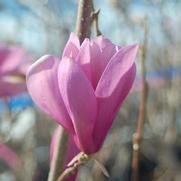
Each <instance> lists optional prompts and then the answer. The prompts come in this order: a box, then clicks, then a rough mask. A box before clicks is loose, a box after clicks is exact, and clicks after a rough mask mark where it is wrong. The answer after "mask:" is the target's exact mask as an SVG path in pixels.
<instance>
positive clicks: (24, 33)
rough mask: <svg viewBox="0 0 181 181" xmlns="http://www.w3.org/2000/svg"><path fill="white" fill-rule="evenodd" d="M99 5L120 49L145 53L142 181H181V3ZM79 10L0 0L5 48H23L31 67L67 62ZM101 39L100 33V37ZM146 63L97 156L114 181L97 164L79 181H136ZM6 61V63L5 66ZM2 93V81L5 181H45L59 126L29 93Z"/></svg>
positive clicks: (70, 3) (62, 4)
mask: <svg viewBox="0 0 181 181" xmlns="http://www.w3.org/2000/svg"><path fill="white" fill-rule="evenodd" d="M94 3H95V9H98V8H100V9H101V11H100V14H99V27H100V30H101V32H102V34H103V35H105V36H106V37H107V38H109V39H110V40H111V41H113V42H114V43H116V44H119V45H127V44H133V43H139V44H140V47H142V46H144V47H146V50H145V64H146V79H147V82H148V97H147V98H148V101H147V106H146V107H147V110H146V118H145V126H144V132H143V140H142V144H141V150H140V151H141V156H140V173H141V174H140V175H141V179H140V180H142V181H149V180H155V181H156V180H157V181H180V180H181V172H180V170H181V140H180V138H181V111H180V108H181V89H180V88H181V86H180V85H181V34H180V30H181V11H180V10H181V1H180V0H149V1H148V0H133V1H131V0H95V2H94ZM77 4H78V3H77V1H76V0H38V1H37V0H0V45H2V47H4V49H7V50H6V51H7V52H9V54H11V53H12V52H13V50H14V47H16V48H17V47H18V49H20V50H21V52H23V55H22V54H21V59H22V61H24V62H25V61H26V62H33V61H36V60H37V59H38V58H39V57H41V56H42V55H44V54H54V55H57V56H59V55H61V53H62V49H63V46H64V45H65V43H66V41H67V39H68V36H69V33H70V32H72V31H73V32H74V31H75V22H76V13H77ZM94 34H95V33H94V31H93V34H92V36H93V37H94V36H95V35H94ZM0 48H1V46H0ZM0 53H1V50H0ZM9 54H8V56H9ZM9 57H10V56H9ZM142 58H143V57H142V55H141V53H140V54H139V55H138V56H137V70H138V71H137V77H136V80H135V84H134V86H133V88H132V91H131V93H130V94H129V96H128V98H127V99H126V101H125V103H124V105H123V107H122V108H121V109H120V112H119V114H118V116H117V118H116V120H115V122H114V124H113V126H112V129H111V130H110V132H109V135H108V137H107V139H106V141H105V144H104V146H103V147H102V149H101V151H100V152H99V153H98V154H97V156H98V158H99V160H100V162H101V163H103V164H104V165H105V167H106V168H107V170H108V171H109V173H110V178H109V179H107V178H105V177H104V176H103V174H102V172H101V170H100V169H99V168H98V167H97V166H96V165H95V163H94V162H90V163H89V164H88V165H86V166H84V167H82V168H81V169H80V173H79V175H78V180H81V181H84V180H87V181H104V180H111V181H129V180H130V174H131V158H132V146H131V145H132V135H133V133H134V132H135V129H136V124H137V119H138V113H139V105H140V95H141V75H140V74H141V70H140V69H141V59H142ZM1 59H3V56H0V65H1V61H3V60H1ZM9 59H10V58H9ZM30 60H31V61H30ZM19 75H21V76H20V77H21V81H22V82H24V84H25V79H24V76H25V74H24V73H22V72H21V74H19V72H18V76H19ZM8 76H9V75H8ZM13 76H14V74H13ZM5 78H7V76H5V77H4V79H5ZM18 80H19V79H18ZM13 83H14V82H13ZM13 85H15V86H17V84H15V83H14V84H13ZM13 85H11V90H13ZM3 86H4V84H3V83H2V84H1V80H0V181H22V180H23V181H45V180H47V176H48V171H49V146H50V140H51V136H52V134H53V131H54V129H55V127H56V126H57V125H56V123H55V122H54V121H52V120H51V118H49V117H48V116H47V115H45V114H44V113H43V112H41V111H40V110H39V109H38V108H37V107H36V106H35V105H34V103H33V102H32V100H31V98H30V97H29V95H28V93H27V92H26V89H22V91H18V92H17V94H12V93H9V94H4V92H3V88H4V87H3ZM18 86H19V85H18ZM1 91H2V93H1Z"/></svg>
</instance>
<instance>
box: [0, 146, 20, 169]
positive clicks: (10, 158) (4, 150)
mask: <svg viewBox="0 0 181 181" xmlns="http://www.w3.org/2000/svg"><path fill="white" fill-rule="evenodd" d="M0 159H2V160H3V161H4V162H5V163H6V164H7V165H8V166H9V167H10V168H12V169H16V168H17V166H20V159H19V158H18V156H17V154H16V153H15V152H14V151H13V150H12V149H10V148H9V147H8V146H7V145H5V144H0Z"/></svg>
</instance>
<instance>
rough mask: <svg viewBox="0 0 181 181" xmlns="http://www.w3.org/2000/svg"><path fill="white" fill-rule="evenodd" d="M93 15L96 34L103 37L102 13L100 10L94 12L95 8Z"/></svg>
mask: <svg viewBox="0 0 181 181" xmlns="http://www.w3.org/2000/svg"><path fill="white" fill-rule="evenodd" d="M93 11H94V12H93V13H92V21H93V23H94V27H95V32H96V36H99V35H102V33H101V31H100V29H99V13H100V9H98V10H96V11H95V10H94V8H93Z"/></svg>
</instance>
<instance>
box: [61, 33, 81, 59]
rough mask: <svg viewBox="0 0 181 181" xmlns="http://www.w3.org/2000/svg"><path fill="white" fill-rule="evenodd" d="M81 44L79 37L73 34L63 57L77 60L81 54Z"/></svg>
mask: <svg viewBox="0 0 181 181" xmlns="http://www.w3.org/2000/svg"><path fill="white" fill-rule="evenodd" d="M79 49H80V42H79V39H78V37H77V36H76V35H75V34H74V33H71V34H70V37H69V40H68V41H67V44H66V45H65V48H64V51H63V55H62V57H69V58H73V59H75V58H76V57H77V55H78V53H79Z"/></svg>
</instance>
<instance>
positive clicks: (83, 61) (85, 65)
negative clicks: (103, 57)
mask: <svg viewBox="0 0 181 181" xmlns="http://www.w3.org/2000/svg"><path fill="white" fill-rule="evenodd" d="M75 61H76V62H77V63H78V64H79V65H80V66H81V68H82V70H83V71H84V73H85V74H86V76H87V78H88V79H89V80H91V66H90V61H91V57H90V45H89V39H88V38H86V39H85V40H84V41H83V43H82V44H81V47H80V51H79V54H78V56H77V58H76V60H75Z"/></svg>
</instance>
